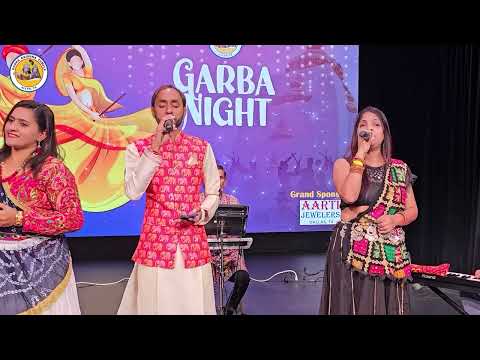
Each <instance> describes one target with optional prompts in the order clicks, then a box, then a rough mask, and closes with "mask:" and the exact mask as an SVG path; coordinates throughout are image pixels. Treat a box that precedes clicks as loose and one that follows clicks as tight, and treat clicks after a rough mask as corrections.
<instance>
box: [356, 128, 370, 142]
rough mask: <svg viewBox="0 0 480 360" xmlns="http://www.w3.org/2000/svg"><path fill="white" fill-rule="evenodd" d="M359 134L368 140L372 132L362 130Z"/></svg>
mask: <svg viewBox="0 0 480 360" xmlns="http://www.w3.org/2000/svg"><path fill="white" fill-rule="evenodd" d="M358 136H360V137H361V138H362V139H364V140H365V141H368V140H370V136H371V134H370V132H369V131H365V130H362V131H360V132H359V133H358Z"/></svg>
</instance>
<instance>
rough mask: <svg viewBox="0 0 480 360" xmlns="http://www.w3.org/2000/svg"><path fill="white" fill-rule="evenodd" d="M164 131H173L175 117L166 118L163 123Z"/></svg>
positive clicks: (165, 132) (166, 132)
mask: <svg viewBox="0 0 480 360" xmlns="http://www.w3.org/2000/svg"><path fill="white" fill-rule="evenodd" d="M163 129H164V130H163V133H164V134H168V133H170V132H172V131H173V119H168V120H165V122H164V123H163Z"/></svg>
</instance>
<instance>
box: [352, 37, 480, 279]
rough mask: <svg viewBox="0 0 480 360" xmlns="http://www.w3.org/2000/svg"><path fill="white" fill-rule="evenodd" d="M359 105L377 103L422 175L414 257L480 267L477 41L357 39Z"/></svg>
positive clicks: (412, 237) (401, 154)
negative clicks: (374, 41)
mask: <svg viewBox="0 0 480 360" xmlns="http://www.w3.org/2000/svg"><path fill="white" fill-rule="evenodd" d="M359 63H360V68H359V74H360V81H359V97H360V99H359V108H360V109H361V108H362V107H365V106H367V105H373V106H377V107H379V108H380V109H382V110H383V111H384V112H385V114H386V116H387V118H388V119H389V123H390V126H391V131H392V136H393V141H394V157H396V158H399V159H402V160H404V161H406V162H407V163H408V164H409V165H410V167H411V168H412V171H413V172H414V173H415V174H417V175H418V176H419V178H418V181H417V182H416V183H415V185H414V191H415V195H416V199H417V204H418V207H419V217H418V219H417V221H416V222H415V223H413V224H411V225H410V226H408V227H407V229H406V231H407V242H408V246H409V249H410V251H411V253H412V258H413V262H414V263H419V264H440V263H444V262H447V263H450V264H451V268H450V269H451V271H457V272H464V273H472V271H473V270H474V269H475V268H480V219H479V216H480V209H479V206H480V198H479V197H480V191H479V188H480V182H479V178H480V145H479V143H480V123H479V121H480V113H479V109H480V91H479V90H480V82H479V80H480V46H479V45H477V44H475V45H472V44H442V45H405V44H402V45H396V46H392V45H388V46H384V45H379V44H375V45H373V44H366V45H361V46H360V60H359Z"/></svg>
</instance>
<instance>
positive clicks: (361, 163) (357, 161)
mask: <svg viewBox="0 0 480 360" xmlns="http://www.w3.org/2000/svg"><path fill="white" fill-rule="evenodd" d="M352 165H358V166H361V167H364V166H365V163H364V162H363V161H362V160H360V159H358V158H354V159H353V160H352Z"/></svg>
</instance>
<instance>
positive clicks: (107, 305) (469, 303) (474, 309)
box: [73, 254, 480, 315]
mask: <svg viewBox="0 0 480 360" xmlns="http://www.w3.org/2000/svg"><path fill="white" fill-rule="evenodd" d="M246 261H247V267H248V270H249V272H250V276H251V277H252V278H254V279H257V280H264V279H267V278H269V277H271V276H272V275H274V274H275V273H278V272H281V271H285V270H293V271H295V272H296V273H297V275H298V280H299V281H293V280H294V275H293V274H292V273H283V274H280V275H278V276H276V277H274V278H273V279H271V280H270V281H268V282H257V281H253V280H252V281H251V282H250V286H249V288H248V290H247V293H246V294H245V297H244V300H243V304H244V306H243V310H244V312H245V313H246V314H247V315H315V314H317V313H318V308H319V303H320V294H321V288H322V276H323V269H324V266H325V256H324V255H320V254H319V255H316V254H301V255H300V254H299V255H273V254H272V255H264V254H262V255H260V254H255V255H247V257H246ZM73 265H74V271H75V276H76V280H77V282H92V283H111V282H116V281H118V280H120V279H122V278H127V277H128V276H129V275H130V272H131V270H132V268H133V263H132V262H131V261H128V260H125V261H102V262H99V261H95V262H86V261H77V262H74V264H73ZM126 284H127V282H126V281H122V282H120V283H118V284H115V285H108V286H88V285H84V284H80V285H78V295H79V298H80V307H81V309H82V314H84V315H113V314H115V313H116V311H117V309H118V307H119V305H120V301H121V298H122V295H123V291H124V289H125V286H126ZM230 289H231V284H227V295H228V293H229V291H230ZM444 292H445V293H447V294H448V295H449V296H450V297H451V298H452V299H454V300H455V301H457V302H458V303H460V302H461V303H462V304H463V307H464V309H465V311H466V312H468V313H469V314H472V315H473V314H474V315H480V302H479V301H475V300H473V299H470V298H461V297H460V295H459V293H458V292H457V291H452V290H448V289H445V290H444ZM411 302H412V314H415V315H456V314H458V313H457V312H455V310H453V309H452V308H451V307H450V306H449V305H447V304H446V303H445V302H444V301H443V300H442V299H440V298H439V297H438V296H437V295H435V294H434V293H433V292H432V291H431V290H430V289H428V288H426V287H422V288H419V289H412V298H411Z"/></svg>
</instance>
